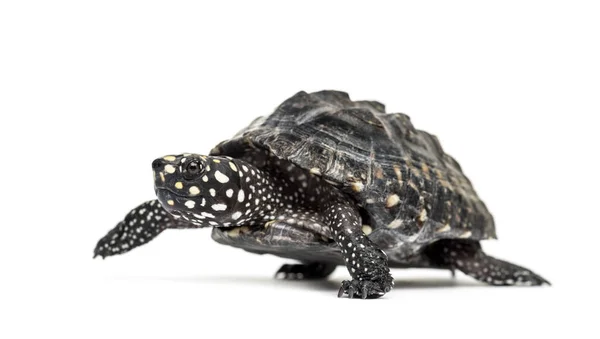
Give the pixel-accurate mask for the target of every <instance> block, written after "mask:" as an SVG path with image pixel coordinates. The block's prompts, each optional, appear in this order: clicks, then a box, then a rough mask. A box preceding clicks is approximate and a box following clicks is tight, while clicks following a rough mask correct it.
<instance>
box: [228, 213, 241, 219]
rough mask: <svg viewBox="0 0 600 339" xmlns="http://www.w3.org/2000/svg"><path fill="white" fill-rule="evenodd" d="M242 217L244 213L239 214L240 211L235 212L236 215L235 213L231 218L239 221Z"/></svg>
mask: <svg viewBox="0 0 600 339" xmlns="http://www.w3.org/2000/svg"><path fill="white" fill-rule="evenodd" d="M241 216H242V212H239V211H238V212H235V213H233V214H232V215H231V218H232V219H233V220H238V219H239V218H240V217H241Z"/></svg>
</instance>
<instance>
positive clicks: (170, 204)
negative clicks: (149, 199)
mask: <svg viewBox="0 0 600 339" xmlns="http://www.w3.org/2000/svg"><path fill="white" fill-rule="evenodd" d="M167 205H169V206H173V205H175V202H174V201H173V200H167Z"/></svg>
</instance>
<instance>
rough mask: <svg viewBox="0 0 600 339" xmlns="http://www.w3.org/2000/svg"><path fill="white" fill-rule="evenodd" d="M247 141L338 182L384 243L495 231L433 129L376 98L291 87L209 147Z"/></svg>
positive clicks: (228, 149)
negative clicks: (272, 106) (289, 93)
mask: <svg viewBox="0 0 600 339" xmlns="http://www.w3.org/2000/svg"><path fill="white" fill-rule="evenodd" d="M251 148H262V149H265V150H267V151H268V152H269V153H270V154H271V155H272V156H275V157H278V158H282V159H285V160H288V161H291V162H292V163H294V164H296V165H298V166H300V167H302V168H304V169H306V170H307V171H309V172H310V173H313V174H315V175H320V176H322V177H323V178H324V179H325V180H326V182H328V183H332V184H334V185H336V186H338V187H340V188H341V189H342V190H344V191H345V192H346V193H347V194H348V195H349V196H351V197H352V198H353V199H355V201H356V202H357V204H358V205H359V206H362V208H363V209H364V210H365V213H364V214H363V215H364V218H368V220H363V223H365V224H368V225H370V227H371V229H372V233H371V234H370V237H371V238H373V239H375V240H377V239H379V240H380V243H381V244H383V245H384V246H385V244H389V245H390V246H394V244H397V243H399V242H408V243H414V244H426V243H430V242H431V241H434V240H436V239H441V238H470V239H485V238H493V237H495V227H494V221H493V218H492V216H491V214H490V213H489V212H488V210H487V208H486V206H485V204H484V203H483V202H482V201H481V200H480V199H479V197H478V196H477V194H476V193H475V191H474V189H473V187H472V185H471V182H470V181H469V179H467V177H466V176H465V175H464V174H463V172H462V169H461V167H460V165H459V164H458V163H457V162H456V160H454V159H453V158H452V157H451V156H449V155H447V154H445V153H444V151H443V149H442V146H441V145H440V143H439V141H438V139H437V137H435V136H433V135H431V134H429V133H427V132H424V131H421V130H417V129H415V128H414V126H413V124H412V122H411V120H410V118H409V117H408V116H407V115H405V114H403V113H393V114H392V113H386V112H385V106H384V105H383V104H381V103H379V102H375V101H352V100H350V98H349V96H348V94H346V93H343V92H337V91H321V92H316V93H311V94H308V93H305V92H299V93H298V94H296V95H295V96H293V97H291V98H290V99H288V100H286V101H285V102H284V103H282V104H281V105H280V106H279V107H277V109H276V110H275V111H274V112H273V113H272V114H271V115H269V116H267V117H262V118H258V119H256V120H254V122H252V123H251V124H250V125H249V126H248V127H247V128H245V129H244V130H242V131H240V132H239V133H238V134H237V135H235V136H234V137H233V138H232V139H229V140H226V141H224V142H222V143H221V144H219V145H218V146H217V147H216V148H215V149H214V150H213V151H212V153H213V154H224V155H229V156H232V157H241V156H243V155H244V154H245V153H247V152H248V150H249V149H251ZM389 197H392V198H389ZM396 197H397V198H396ZM390 199H391V200H390ZM390 225H391V226H393V227H390ZM392 239H393V240H392ZM415 246H416V245H415Z"/></svg>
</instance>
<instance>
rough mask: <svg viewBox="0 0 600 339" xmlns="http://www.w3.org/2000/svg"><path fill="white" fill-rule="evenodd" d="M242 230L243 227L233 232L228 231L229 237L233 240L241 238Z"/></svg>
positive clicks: (236, 228)
mask: <svg viewBox="0 0 600 339" xmlns="http://www.w3.org/2000/svg"><path fill="white" fill-rule="evenodd" d="M240 229H241V227H235V228H234V229H232V230H231V231H227V235H229V236H230V237H232V238H236V237H239V236H240Z"/></svg>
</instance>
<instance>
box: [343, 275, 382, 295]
mask: <svg viewBox="0 0 600 339" xmlns="http://www.w3.org/2000/svg"><path fill="white" fill-rule="evenodd" d="M391 289H392V287H391V286H382V284H381V283H379V282H377V281H369V280H356V279H353V280H352V281H348V280H344V281H342V286H341V287H340V290H339V291H338V298H341V297H342V296H344V294H346V293H347V294H348V298H350V299H354V297H355V296H356V297H359V296H360V298H361V299H367V298H369V299H375V298H379V297H381V296H382V295H384V294H385V293H387V292H389V291H390V290H391Z"/></svg>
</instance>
